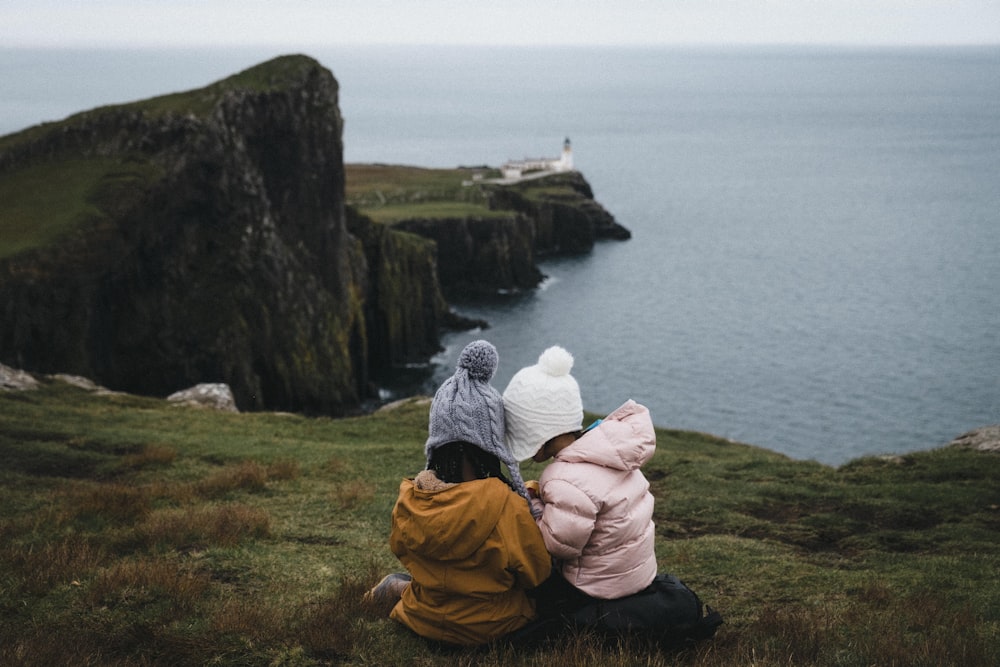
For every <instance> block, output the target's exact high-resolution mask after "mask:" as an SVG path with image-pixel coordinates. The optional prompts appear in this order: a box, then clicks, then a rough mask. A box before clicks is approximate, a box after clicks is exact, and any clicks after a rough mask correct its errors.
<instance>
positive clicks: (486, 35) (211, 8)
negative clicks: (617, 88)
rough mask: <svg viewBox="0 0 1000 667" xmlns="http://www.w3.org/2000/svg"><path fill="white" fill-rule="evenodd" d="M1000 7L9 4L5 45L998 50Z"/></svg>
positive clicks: (41, 0) (51, 0) (858, 3)
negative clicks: (932, 46)
mask: <svg viewBox="0 0 1000 667" xmlns="http://www.w3.org/2000/svg"><path fill="white" fill-rule="evenodd" d="M998 43H1000V0H491V1H488V2H480V1H477V0H284V1H279V0H0V46H5V47H9V46H47V47H51V46H157V47H159V46H205V45H218V46H234V45H262V46H263V45H267V46H314V45H322V46H338V45H351V44H494V45H507V44H509V45H521V44H539V45H555V44H590V45H613V44H614V45H617V44H628V45H656V44H835V45H897V44H998Z"/></svg>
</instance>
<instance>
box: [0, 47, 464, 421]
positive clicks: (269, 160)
mask: <svg viewBox="0 0 1000 667" xmlns="http://www.w3.org/2000/svg"><path fill="white" fill-rule="evenodd" d="M341 131H342V120H341V116H340V111H339V108H338V85H337V82H336V80H335V79H334V77H333V75H332V74H331V73H330V72H329V71H328V70H326V69H324V68H323V67H321V66H320V65H319V64H318V63H316V62H315V61H314V60H312V59H310V58H307V57H304V56H287V57H282V58H277V59H275V60H273V61H270V62H268V63H264V64H262V65H259V66H257V67H254V68H251V69H249V70H247V71H245V72H242V73H240V74H237V75H235V76H233V77H230V78H229V79H226V80H224V81H221V82H219V83H216V84H213V85H211V86H208V87H206V88H204V89H201V90H196V91H192V92H189V93H181V94H175V95H168V96H165V97H162V98H155V99H152V100H146V101H143V102H137V103H134V104H128V105H121V106H114V107H106V108H101V109H96V110H93V111H89V112H85V113H82V114H78V115H76V116H72V117H70V118H68V119H66V120H65V121H61V122H59V123H52V124H47V125H42V126H38V127H35V128H30V129H28V130H25V131H24V132H21V133H18V134H15V135H10V136H8V137H5V138H3V139H2V140H0V177H5V178H12V179H13V178H17V177H18V176H17V175H18V174H25V173H29V172H30V173H32V174H44V176H45V178H46V179H47V183H46V184H45V188H41V189H40V190H39V193H38V194H37V195H35V196H34V198H32V192H31V191H30V188H29V191H26V192H24V193H23V194H22V195H21V196H22V197H23V198H24V201H22V202H20V204H21V205H22V209H23V208H24V207H25V206H27V207H28V208H30V207H31V206H36V207H37V208H39V209H40V210H44V208H45V207H44V205H43V203H44V202H43V200H44V199H45V198H46V197H48V196H49V195H50V194H51V193H52V192H54V191H59V189H60V188H67V189H68V186H67V185H66V184H68V183H83V184H84V186H81V188H80V190H81V193H80V195H79V197H77V198H76V199H74V200H72V201H70V202H69V204H68V205H67V206H69V207H73V209H74V211H73V213H72V215H73V220H72V221H71V224H68V225H66V229H65V231H64V232H63V233H62V235H61V236H59V237H57V238H56V239H55V241H53V242H49V243H42V244H36V245H35V246H34V247H30V246H29V247H28V248H27V249H25V250H23V251H20V252H17V253H15V254H13V255H10V256H7V257H5V258H2V259H0V360H3V361H5V362H7V363H10V364H12V365H14V366H17V367H20V368H25V369H30V370H33V371H38V372H56V371H65V372H69V373H73V374H79V375H83V376H87V377H92V378H95V379H96V380H97V381H99V382H101V383H102V384H104V385H106V386H108V387H111V388H114V389H121V390H125V391H129V392H133V393H140V394H148V395H159V396H163V395H167V394H169V393H171V392H173V391H175V390H177V389H178V388H181V387H187V386H191V385H192V384H197V383H200V382H224V383H226V384H228V385H229V386H231V387H232V388H233V393H234V395H235V397H236V403H237V404H238V405H239V406H241V407H242V408H244V409H261V408H269V409H282V410H295V411H315V412H323V413H328V414H338V413H343V412H346V411H350V410H352V409H354V408H355V407H356V406H357V405H359V402H360V399H361V398H362V397H363V396H364V395H365V394H366V393H367V392H368V391H369V381H368V378H369V373H370V370H371V368H372V367H373V366H375V365H379V364H381V365H390V364H392V363H396V362H397V361H404V360H407V359H409V358H412V357H417V356H420V355H425V356H426V355H429V354H431V353H433V352H434V351H436V350H437V336H438V333H439V330H440V328H441V326H442V324H444V323H445V322H446V321H447V319H448V316H449V313H448V309H447V305H446V304H445V302H444V299H443V297H442V295H441V294H440V290H439V287H438V283H437V281H436V277H435V270H436V267H435V257H434V253H433V252H432V250H431V249H429V248H428V247H427V244H424V245H423V246H418V245H417V244H414V243H412V242H411V240H410V239H409V236H408V235H403V234H398V235H397V234H394V233H393V232H391V231H384V230H372V229H368V231H365V230H366V226H367V227H368V228H370V227H371V223H370V222H367V221H366V220H365V219H358V220H356V221H355V222H354V224H353V228H354V231H355V233H353V234H352V233H351V232H349V231H348V229H347V214H346V210H345V205H344V167H343V151H342V143H341ZM26 182H27V179H26ZM62 194H65V193H62ZM59 213H60V214H63V213H64V212H63V211H60V212H59ZM65 215H69V214H65ZM404 236H405V237H406V238H404ZM369 237H371V238H369ZM397 237H398V238H397ZM372 239H376V240H372ZM366 251H367V252H368V253H370V256H367V255H366ZM390 285H391V287H390ZM373 360H378V361H377V363H375V362H373Z"/></svg>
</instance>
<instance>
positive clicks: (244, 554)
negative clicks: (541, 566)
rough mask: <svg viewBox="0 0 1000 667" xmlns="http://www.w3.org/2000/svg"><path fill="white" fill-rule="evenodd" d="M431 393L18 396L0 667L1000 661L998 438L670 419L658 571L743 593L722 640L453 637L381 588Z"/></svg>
mask: <svg viewBox="0 0 1000 667" xmlns="http://www.w3.org/2000/svg"><path fill="white" fill-rule="evenodd" d="M427 407H428V406H427V403H426V401H421V400H412V401H409V402H406V403H404V404H403V405H401V406H399V407H397V408H396V409H392V410H385V411H382V412H379V413H376V414H374V415H371V416H366V417H360V418H352V419H343V420H331V419H309V418H304V417H299V416H293V415H282V414H265V413H258V414H229V413H217V412H211V411H204V410H197V409H191V408H177V407H172V406H169V405H168V404H167V403H166V402H165V401H162V400H159V399H150V398H141V397H134V396H125V395H112V396H99V395H95V394H92V393H88V392H85V391H83V390H80V389H77V388H75V387H72V386H70V385H67V384H64V383H61V382H47V383H46V384H45V385H44V386H43V387H42V388H41V389H39V390H37V391H30V392H18V393H0V452H2V457H3V459H2V460H3V465H2V466H0V479H2V484H0V508H2V509H0V664H3V665H46V666H48V665H185V664H191V665H203V664H212V665H327V664H337V665H434V666H435V667H436V666H439V665H472V664H477V665H479V664H484V665H511V664H513V665H557V666H563V665H565V666H569V665H574V666H575V665H595V666H597V665H600V666H601V667H614V666H616V665H759V666H764V665H775V666H776V665H838V666H841V665H847V666H850V665H857V666H859V667H860V666H862V665H927V666H931V665H934V666H938V665H962V666H969V665H971V666H977V665H983V666H985V665H996V664H1000V584H998V581H997V568H998V565H1000V507H998V506H1000V484H998V480H1000V457H998V456H996V455H991V454H986V453H978V452H971V451H966V450H958V449H941V450H935V451H930V452H922V453H916V454H910V455H906V456H903V457H901V458H899V459H898V460H883V459H876V458H871V459H862V460H858V461H855V462H852V463H850V464H848V465H846V466H843V467H842V468H839V469H833V468H829V467H825V466H822V465H819V464H816V463H811V462H797V461H791V460H789V459H787V458H785V457H783V456H780V455H777V454H774V453H772V452H768V451H766V450H763V449H759V448H754V447H749V446H746V445H741V444H736V443H731V442H728V441H725V440H720V439H717V438H713V437H710V436H707V435H703V434H697V433H690V432H681V431H672V430H665V429H662V430H660V431H659V432H658V448H657V453H656V456H655V458H654V459H653V461H652V462H651V463H650V464H649V465H648V466H647V467H646V473H647V476H648V477H649V478H650V480H651V483H652V486H653V491H654V494H655V496H656V499H657V509H656V522H657V532H658V537H657V555H658V558H659V563H660V570H661V571H665V572H671V573H673V574H675V575H677V576H679V577H680V578H681V579H683V580H684V581H685V582H686V583H688V585H690V586H691V587H692V588H693V589H694V590H695V591H696V592H698V593H699V595H700V596H701V597H702V599H703V600H704V601H705V602H706V603H708V604H710V605H712V606H713V607H715V608H717V609H719V610H720V611H721V612H722V613H723V615H724V616H725V619H726V624H725V625H724V626H722V628H721V629H720V631H719V633H718V634H717V636H716V637H715V639H713V640H712V641H709V642H706V643H704V644H701V645H697V646H694V647H691V648H688V649H684V650H681V651H673V652H664V651H663V650H661V649H658V648H655V647H651V646H646V645H642V644H639V643H636V642H628V641H626V642H623V643H622V644H621V645H617V644H616V645H608V644H602V643H601V642H599V641H598V640H597V639H596V638H593V637H589V636H586V635H576V636H569V637H566V638H565V639H563V640H561V641H560V642H559V643H557V644H556V645H553V646H549V647H545V648H542V649H539V650H537V651H523V650H521V651H514V650H511V649H509V648H503V647H493V648H487V649H483V650H479V651H458V652H445V653H442V652H440V651H436V650H434V649H432V648H431V647H429V646H427V645H426V644H424V642H422V641H421V640H420V639H418V638H416V637H414V636H412V635H410V634H409V633H408V632H407V631H405V630H404V629H403V628H401V627H400V626H398V625H396V624H395V623H393V622H391V621H389V620H388V619H386V618H384V617H383V616H382V615H381V613H380V612H379V610H377V609H374V608H371V607H369V606H366V605H365V604H363V603H362V602H361V599H360V598H361V594H362V593H363V592H364V591H365V590H366V589H367V588H368V587H369V586H370V585H371V584H373V583H374V582H375V581H377V580H378V579H379V578H380V577H381V576H382V575H383V574H385V573H387V572H389V571H396V570H399V565H398V563H397V562H396V560H395V558H394V557H393V556H392V554H391V553H390V552H389V549H388V547H387V538H388V533H389V517H390V512H391V509H392V505H393V502H394V500H395V497H396V492H397V488H398V485H399V480H400V479H401V478H402V477H403V476H406V475H413V474H415V473H416V472H417V471H418V470H419V469H420V468H421V467H422V463H423V441H424V438H425V437H426V420H427ZM654 418H655V415H654ZM540 470H541V466H539V465H537V464H531V465H528V466H525V477H526V478H534V477H537V475H538V473H539V472H540Z"/></svg>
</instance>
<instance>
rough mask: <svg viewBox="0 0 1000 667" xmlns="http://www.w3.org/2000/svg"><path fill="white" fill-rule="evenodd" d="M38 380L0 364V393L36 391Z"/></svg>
mask: <svg viewBox="0 0 1000 667" xmlns="http://www.w3.org/2000/svg"><path fill="white" fill-rule="evenodd" d="M38 386H39V384H38V380H36V379H35V378H34V376H33V375H31V373H27V372H25V371H22V370H19V369H17V368H11V367H10V366H4V365H3V364H0V391H26V390H28V389H38Z"/></svg>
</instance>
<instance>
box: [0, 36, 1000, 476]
mask: <svg viewBox="0 0 1000 667" xmlns="http://www.w3.org/2000/svg"><path fill="white" fill-rule="evenodd" d="M306 52H307V53H308V54H309V55H312V56H314V57H316V58H317V59H319V60H320V62H322V63H323V64H324V65H325V66H327V67H328V68H330V69H331V70H332V71H333V73H334V75H335V76H336V77H337V79H338V81H339V82H340V84H341V90H340V106H341V110H342V112H343V115H344V119H345V129H344V145H345V158H346V160H348V161H353V162H385V163H400V164H415V165H423V166H431V167H453V166H458V165H479V164H489V165H494V166H496V165H499V164H500V163H501V162H503V161H505V160H507V159H511V158H515V159H516V158H523V157H545V156H549V155H551V156H556V155H558V153H559V150H560V149H561V146H562V142H563V139H564V138H566V137H569V138H570V139H571V141H572V146H573V152H574V160H575V163H576V166H577V168H578V169H579V170H580V171H581V172H582V173H583V174H584V176H585V177H586V178H587V180H588V181H589V182H590V183H591V185H592V186H593V189H594V192H595V196H596V198H597V199H598V201H600V202H601V203H602V204H603V205H604V206H605V207H606V208H607V209H608V210H609V211H610V212H611V213H612V214H613V215H615V217H616V218H617V219H618V221H619V222H621V223H622V224H624V225H625V226H626V227H628V228H629V229H630V230H631V231H632V233H633V238H632V239H631V240H630V241H625V242H604V243H600V244H598V246H597V247H596V248H595V249H594V252H592V253H590V254H588V255H584V256H580V257H572V258H562V259H553V260H548V261H545V262H543V263H542V269H543V271H544V272H545V274H546V276H547V278H546V280H545V282H544V283H543V284H542V286H540V287H539V288H538V289H537V290H533V291H530V292H524V293H520V294H508V295H497V296H495V297H491V298H489V299H483V300H480V301H478V302H475V303H458V304H455V307H456V308H457V309H458V310H459V311H460V312H461V313H463V314H466V315H469V316H473V317H479V318H484V319H486V320H487V321H489V322H490V327H489V328H488V329H486V330H482V331H472V332H461V333H455V334H449V335H447V336H446V337H445V339H444V345H445V348H444V350H443V351H442V353H441V354H440V355H438V356H437V357H435V359H434V360H432V363H431V364H429V365H428V366H427V367H426V368H423V369H417V371H416V372H415V373H410V374H405V373H401V377H405V378H406V381H405V382H404V381H402V380H400V379H399V378H397V381H396V382H387V385H386V396H392V395H394V394H396V393H399V392H407V391H426V392H433V390H434V388H435V387H436V385H437V384H439V383H440V381H441V380H442V379H443V378H445V377H447V376H448V375H449V374H450V373H451V372H452V370H453V368H454V363H455V359H456V357H457V355H458V352H459V351H460V350H461V348H462V346H464V345H465V343H467V342H468V341H470V340H472V339H474V338H477V337H484V338H487V339H488V340H490V341H492V342H493V343H494V344H496V345H497V347H498V349H499V351H500V359H501V362H500V368H499V371H498V373H497V376H496V378H495V379H494V384H495V385H496V386H497V387H498V388H500V389H501V390H502V389H503V387H504V386H505V385H506V383H507V381H508V380H509V379H510V377H511V376H512V375H513V374H514V372H516V371H517V370H518V369H519V368H521V367H522V366H524V365H528V364H531V363H534V361H535V360H536V359H537V357H538V355H539V354H540V353H541V352H542V350H543V349H544V348H545V347H547V346H548V345H553V344H558V345H562V346H564V347H566V348H567V349H568V350H570V352H571V353H572V354H573V355H574V356H575V358H576V363H575V366H574V368H573V375H574V376H575V377H576V378H577V380H578V382H579V383H580V387H581V392H582V395H583V401H584V405H585V406H586V408H587V409H588V410H591V411H593V412H598V413H604V412H608V411H610V410H612V409H614V408H615V407H617V406H618V405H619V404H620V403H622V402H624V401H625V400H626V399H628V398H634V399H635V400H637V401H639V402H641V403H644V404H645V405H647V406H648V407H649V408H650V410H651V412H652V414H653V419H654V421H655V422H656V423H657V424H659V425H662V426H666V427H671V428H682V429H693V430H699V431H706V432H711V433H713V434H716V435H719V436H723V437H727V438H731V439H733V440H738V441H741V442H747V443H751V444H755V445H758V446H762V447H766V448H769V449H773V450H775V451H779V452H782V453H785V454H787V455H789V456H791V457H794V458H798V459H815V460H818V461H821V462H824V463H829V464H840V463H843V462H845V461H847V460H850V459H851V458H855V457H858V456H862V455H867V454H880V453H903V452H908V451H912V450H918V449H926V448H930V447H934V446H938V445H941V444H943V443H945V442H947V441H948V440H950V439H951V438H953V437H955V436H957V435H959V434H961V433H963V432H964V431H967V430H969V429H972V428H975V427H977V426H981V425H985V424H989V423H997V422H1000V380H998V377H1000V48H995V47H988V48H955V49H929V48H928V49H827V48H808V49H807V48H791V47H788V48H764V47H758V48H738V49H737V48H707V47H706V48H700V49H609V48H603V49H585V48H549V49H543V48H537V49H532V48H528V49H499V48H465V47H463V48H458V47H453V48H452V47H449V48H443V47H442V48H428V47H423V48H403V47H395V48H375V47H364V48H350V49H347V48H337V47H329V48H315V49H310V50H307V51H306ZM274 55H278V52H269V51H266V50H225V51H183V52H181V51H136V52H115V51H77V52H68V51H0V58H2V60H0V133H8V132H12V131H15V130H18V129H21V128H23V127H25V126H27V125H30V124H34V123H37V122H41V121H46V120H57V119H60V118H62V117H65V116H66V115H69V114H70V113H73V112H75V111H80V110H84V109H88V108H91V107H94V106H99V105H103V104H109V103H117V102H124V101H130V100H134V99H141V98H144V97H149V96H152V95H156V94H160V93H166V92H174V91H177V90H184V89H188V88H193V87H198V86H202V85H205V84H207V83H210V82H212V81H214V80H216V79H218V78H222V77H224V76H226V75H228V74H231V73H234V72H236V71H238V70H240V69H243V68H245V67H249V66H251V65H253V64H256V63H257V62H260V61H262V60H265V59H267V58H269V57H272V56H274ZM414 376H415V377H414Z"/></svg>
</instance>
